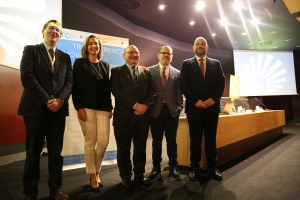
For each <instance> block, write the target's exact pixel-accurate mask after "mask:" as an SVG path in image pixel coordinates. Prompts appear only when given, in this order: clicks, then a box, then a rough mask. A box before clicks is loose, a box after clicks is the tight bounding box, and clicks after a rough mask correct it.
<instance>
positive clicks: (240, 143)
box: [177, 110, 285, 169]
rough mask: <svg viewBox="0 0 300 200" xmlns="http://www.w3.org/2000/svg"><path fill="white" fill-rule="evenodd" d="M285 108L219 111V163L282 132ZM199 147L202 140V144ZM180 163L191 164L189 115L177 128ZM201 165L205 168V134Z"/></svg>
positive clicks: (182, 119)
mask: <svg viewBox="0 0 300 200" xmlns="http://www.w3.org/2000/svg"><path fill="white" fill-rule="evenodd" d="M283 125H285V113H284V110H271V111H264V112H251V113H243V114H234V115H220V116H219V123H218V128H217V137H216V140H217V151H218V163H217V165H222V164H224V163H226V162H228V161H231V160H233V159H235V158H237V157H239V156H241V155H243V154H245V153H247V152H249V151H251V150H253V149H255V148H256V147H259V146H261V145H263V144H265V143H267V142H269V141H271V140H274V139H275V138H278V137H280V136H281V135H282V134H283V128H282V127H283ZM199 148H200V144H199ZM177 152H178V164H179V165H181V166H189V165H190V137H189V126H188V122H187V118H186V117H180V118H179V126H178V130H177ZM200 166H201V168H204V169H205V168H206V157H205V150H204V138H203V139H202V156H201V161H200Z"/></svg>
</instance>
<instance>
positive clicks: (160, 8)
mask: <svg viewBox="0 0 300 200" xmlns="http://www.w3.org/2000/svg"><path fill="white" fill-rule="evenodd" d="M158 8H159V10H164V9H165V8H166V5H164V4H160V5H159V6H158Z"/></svg>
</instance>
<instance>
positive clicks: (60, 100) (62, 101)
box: [57, 98, 65, 105]
mask: <svg viewBox="0 0 300 200" xmlns="http://www.w3.org/2000/svg"><path fill="white" fill-rule="evenodd" d="M57 100H58V101H59V102H60V103H61V105H63V104H64V103H65V101H64V100H63V99H60V98H57Z"/></svg>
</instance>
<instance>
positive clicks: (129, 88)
mask: <svg viewBox="0 0 300 200" xmlns="http://www.w3.org/2000/svg"><path fill="white" fill-rule="evenodd" d="M138 72H139V77H138V81H139V87H138V88H137V87H136V86H135V84H134V82H133V79H132V76H131V74H130V71H129V69H128V67H127V65H126V64H124V65H123V66H119V67H115V68H112V70H111V78H110V81H111V91H112V94H113V95H114V96H115V109H114V118H113V125H114V126H118V127H131V126H132V125H133V123H134V121H135V120H136V119H139V120H140V121H141V123H142V124H143V125H147V124H149V120H150V109H151V107H152V104H153V102H154V97H155V95H156V87H155V84H154V81H153V77H152V74H151V72H150V70H149V69H146V68H142V67H140V66H139V67H138ZM135 103H141V104H144V105H146V106H148V110H147V112H146V113H145V114H144V115H142V116H137V115H135V114H134V110H133V109H132V107H133V106H134V105H135Z"/></svg>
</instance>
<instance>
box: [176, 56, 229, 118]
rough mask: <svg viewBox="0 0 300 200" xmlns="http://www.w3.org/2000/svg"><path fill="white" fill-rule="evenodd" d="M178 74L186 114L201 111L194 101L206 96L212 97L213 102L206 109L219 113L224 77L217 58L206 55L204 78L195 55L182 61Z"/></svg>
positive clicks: (205, 98)
mask: <svg viewBox="0 0 300 200" xmlns="http://www.w3.org/2000/svg"><path fill="white" fill-rule="evenodd" d="M180 76H181V80H180V88H181V91H182V93H183V94H184V95H185V97H186V107H185V112H186V113H187V114H199V113H201V112H203V109H201V108H197V107H196V106H195V103H196V102H197V101H198V100H199V99H201V100H202V101H205V100H207V99H208V98H212V99H213V100H214V101H215V104H214V105H213V106H210V107H209V108H207V110H208V111H209V112H216V113H219V111H220V98H221V96H222V94H223V90H224V87H225V77H224V73H223V70H222V68H221V64H220V62H219V61H218V60H215V59H212V58H208V57H206V72H205V78H203V76H202V74H201V70H200V67H199V64H198V61H197V59H196V57H194V58H190V59H186V60H184V61H183V62H182V68H181V72H180Z"/></svg>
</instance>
